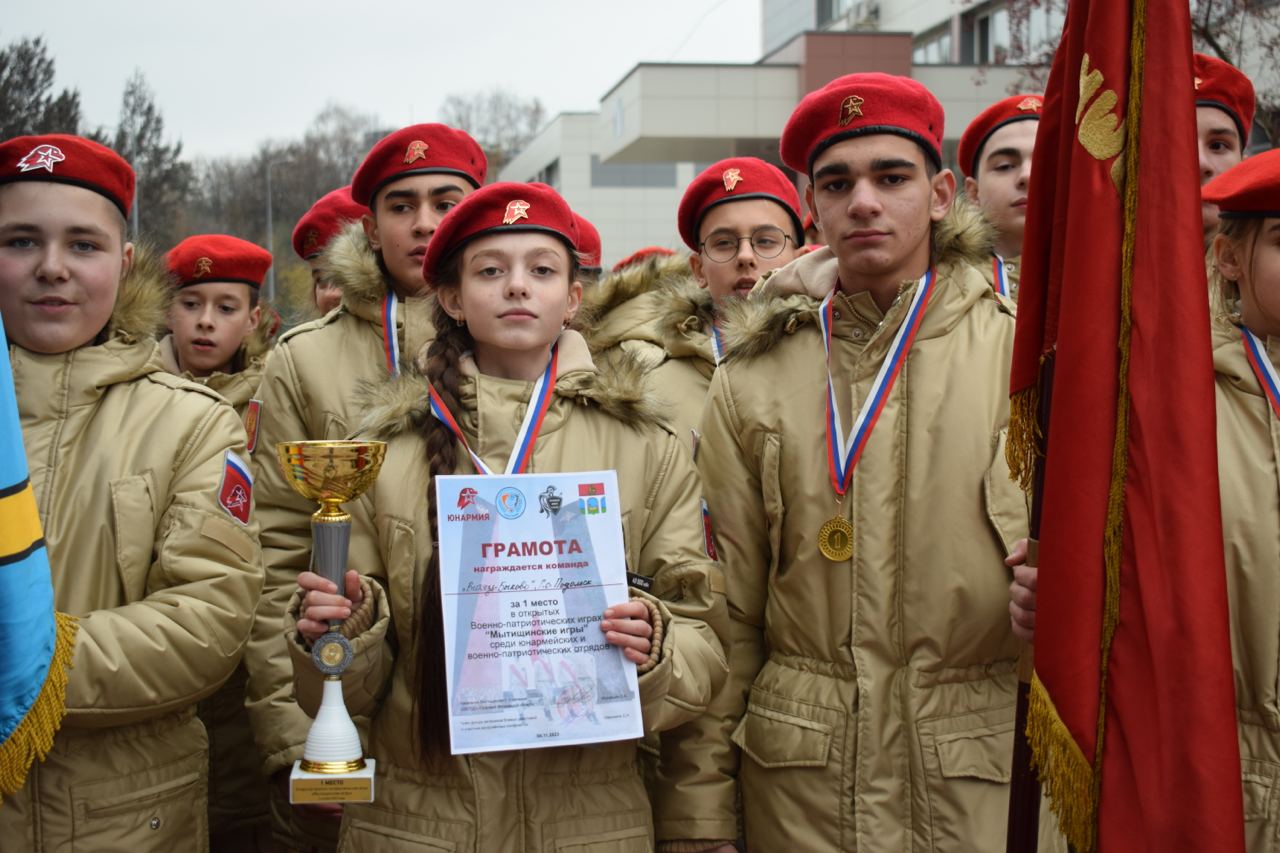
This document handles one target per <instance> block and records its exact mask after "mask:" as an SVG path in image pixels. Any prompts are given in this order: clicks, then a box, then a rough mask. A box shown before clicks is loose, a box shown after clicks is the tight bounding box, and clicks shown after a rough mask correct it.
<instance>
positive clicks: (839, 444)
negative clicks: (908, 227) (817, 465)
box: [818, 270, 935, 495]
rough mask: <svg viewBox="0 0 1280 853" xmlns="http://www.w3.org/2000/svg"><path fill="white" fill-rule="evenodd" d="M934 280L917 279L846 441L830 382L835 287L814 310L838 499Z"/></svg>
mask: <svg viewBox="0 0 1280 853" xmlns="http://www.w3.org/2000/svg"><path fill="white" fill-rule="evenodd" d="M934 280H935V275H934V271H933V270H929V271H928V272H926V273H925V274H924V276H923V277H922V278H921V279H920V283H919V285H917V287H916V292H915V295H914V296H912V297H911V304H910V305H909V306H908V307H907V316H906V318H905V319H904V320H903V321H902V326H901V327H899V328H898V332H897V334H896V335H894V337H893V343H892V344H890V346H889V353H888V354H887V355H886V356H885V359H884V362H883V363H882V364H881V365H880V372H879V373H877V374H876V379H875V382H873V383H872V385H871V393H869V394H867V398H866V399H865V400H863V401H862V408H861V409H859V410H858V416H857V417H856V418H855V419H854V422H853V429H852V430H851V431H850V432H849V435H848V437H847V438H844V430H843V429H842V428H841V425H840V409H839V407H838V406H837V405H836V389H835V383H834V382H832V380H831V315H832V311H833V309H834V305H833V300H834V298H835V294H836V290H838V289H839V286H838V285H837V287H836V289H835V290H832V291H831V292H830V293H828V294H827V298H826V299H824V300H822V305H821V306H820V307H819V309H818V321H819V323H820V324H821V326H822V346H823V348H824V349H826V351H827V467H828V469H829V470H830V472H831V485H832V486H833V487H834V488H835V490H836V494H838V495H843V494H844V493H845V492H846V491H848V489H849V483H850V482H851V481H852V479H853V469H854V467H855V466H856V465H857V464H858V460H859V459H860V458H862V451H863V450H865V449H866V446H867V440H868V439H870V438H871V431H872V430H873V429H875V426H876V421H878V420H880V412H881V411H883V410H884V404H885V401H886V400H888V399H889V392H890V391H892V390H893V384H894V382H896V381H897V380H898V373H899V372H901V370H902V365H903V364H905V363H906V361H907V353H908V352H909V351H910V350H911V343H912V341H914V340H915V338H916V333H917V332H919V331H920V322H921V320H923V319H924V312H925V308H926V307H927V306H928V304H929V297H930V296H931V295H932V293H933V284H934Z"/></svg>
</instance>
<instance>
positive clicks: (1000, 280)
mask: <svg viewBox="0 0 1280 853" xmlns="http://www.w3.org/2000/svg"><path fill="white" fill-rule="evenodd" d="M991 272H992V276H991V281H992V288H993V289H994V290H995V292H996V293H998V294H1000V295H1001V296H1008V295H1009V280H1008V279H1007V278H1006V277H1005V271H1004V258H1002V257H1000V256H999V255H997V254H994V253H993V254H992V255H991Z"/></svg>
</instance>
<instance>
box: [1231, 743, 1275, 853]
mask: <svg viewBox="0 0 1280 853" xmlns="http://www.w3.org/2000/svg"><path fill="white" fill-rule="evenodd" d="M1240 770H1241V782H1242V785H1243V793H1244V839H1245V849H1246V850H1248V851H1249V853H1275V851H1280V838H1277V830H1278V829H1280V827H1277V825H1276V820H1275V811H1276V802H1275V801H1276V794H1277V792H1278V787H1277V782H1278V781H1280V765H1277V764H1273V763H1272V762H1270V761H1258V760H1256V759H1251V758H1246V757H1243V756H1242V757H1241V759H1240Z"/></svg>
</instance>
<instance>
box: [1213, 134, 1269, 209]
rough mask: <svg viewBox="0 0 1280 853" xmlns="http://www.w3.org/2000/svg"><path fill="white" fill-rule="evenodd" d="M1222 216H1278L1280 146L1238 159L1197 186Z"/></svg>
mask: <svg viewBox="0 0 1280 853" xmlns="http://www.w3.org/2000/svg"><path fill="white" fill-rule="evenodd" d="M1200 198H1201V199H1202V200H1204V201H1207V202H1209V203H1210V204H1216V205H1217V206H1218V216H1220V217H1222V218H1223V219H1253V218H1269V217H1280V148H1273V149H1272V150H1270V151H1264V152H1262V153H1261V154H1255V155H1254V156H1252V157H1249V158H1248V159H1246V160H1241V161H1240V162H1239V163H1238V164H1236V165H1235V166H1232V167H1231V168H1230V169H1228V170H1227V171H1225V172H1223V173H1222V174H1221V175H1218V176H1217V177H1216V178H1214V179H1213V180H1211V181H1209V183H1207V184H1205V185H1204V186H1203V187H1201V188H1200Z"/></svg>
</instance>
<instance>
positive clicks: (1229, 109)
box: [1191, 53, 1256, 147]
mask: <svg viewBox="0 0 1280 853" xmlns="http://www.w3.org/2000/svg"><path fill="white" fill-rule="evenodd" d="M1191 71H1192V73H1193V74H1194V75H1195V80H1194V81H1193V83H1194V85H1195V90H1196V106H1197V107H1217V108H1218V109H1220V110H1222V111H1223V112H1225V113H1226V114H1227V115H1229V116H1231V118H1232V120H1233V121H1235V123H1236V130H1238V131H1240V146H1241V147H1244V146H1245V145H1248V144H1249V130H1250V128H1252V127H1253V113H1254V110H1255V108H1256V104H1255V101H1254V95H1253V83H1252V82H1250V80H1249V78H1248V77H1246V76H1244V74H1243V73H1241V71H1240V69H1239V68H1236V67H1235V66H1234V65H1232V64H1230V63H1228V62H1223V61H1222V60H1221V59H1217V58H1216V57H1212V56H1205V55H1204V54H1203V53H1196V54H1193V55H1192V57H1191Z"/></svg>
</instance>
